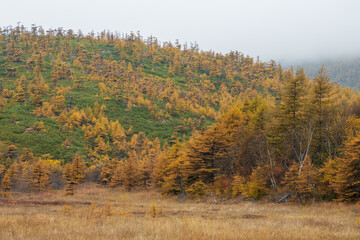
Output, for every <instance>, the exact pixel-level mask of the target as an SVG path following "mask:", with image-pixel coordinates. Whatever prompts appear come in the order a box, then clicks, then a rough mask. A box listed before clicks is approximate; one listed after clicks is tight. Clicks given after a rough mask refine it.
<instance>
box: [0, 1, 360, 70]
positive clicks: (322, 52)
mask: <svg viewBox="0 0 360 240" xmlns="http://www.w3.org/2000/svg"><path fill="white" fill-rule="evenodd" d="M0 7H1V14H0V25H1V26H8V25H12V26H15V25H16V24H17V22H21V24H23V25H25V26H26V27H30V26H31V24H36V25H41V26H43V27H44V28H57V27H63V28H64V29H69V28H71V29H73V30H75V31H77V30H78V29H81V30H82V31H83V32H84V33H87V32H90V31H92V30H93V31H94V32H99V31H101V30H103V29H106V30H110V31H113V32H120V33H129V32H131V31H134V32H136V31H140V33H141V34H142V35H143V36H145V37H146V36H150V35H153V36H155V37H157V38H158V39H159V40H161V41H175V40H176V39H179V40H180V42H181V43H185V42H188V43H189V42H197V43H198V44H199V47H200V49H203V50H214V51H216V52H222V53H226V52H228V51H230V50H238V51H240V52H243V53H244V54H248V55H250V56H252V57H256V56H260V59H262V60H264V61H267V60H269V59H274V60H276V61H280V62H287V63H296V62H299V61H316V60H320V59H329V58H331V59H334V58H346V57H357V56H360V44H359V43H360V31H359V29H360V14H359V12H360V1H355V0H336V1H335V0H311V1H310V0H301V1H300V0H222V1H220V0H217V1H212V0H192V1H190V0H182V1H175V0H173V1H172V0H131V1H130V0H128V1H116V0H102V1H94V0H61V1H58V0H52V1H49V0H32V1H29V0H22V1H15V0H13V1H10V0H7V1H2V3H1V6H0Z"/></svg>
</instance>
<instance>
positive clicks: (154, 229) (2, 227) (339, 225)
mask: <svg viewBox="0 0 360 240" xmlns="http://www.w3.org/2000/svg"><path fill="white" fill-rule="evenodd" d="M63 194H64V193H63V192H61V191H57V192H52V193H42V194H31V195H27V194H14V195H13V196H12V197H10V198H7V199H4V198H2V199H0V239H6V240H11V239H274V240H275V239H360V206H359V205H345V204H337V203H321V204H315V205H311V206H300V205H293V204H271V203H258V202H241V203H239V204H232V203H231V202H227V203H226V204H215V203H211V202H210V201H209V202H199V201H187V202H185V203H179V202H177V201H175V198H169V197H163V196H161V195H160V194H159V193H158V192H155V191H149V192H146V191H141V192H125V191H122V190H110V189H104V188H96V187H94V186H91V185H87V186H84V187H82V188H80V189H78V190H77V192H76V195H74V196H64V195H63Z"/></svg>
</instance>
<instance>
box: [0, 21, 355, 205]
mask: <svg viewBox="0 0 360 240" xmlns="http://www.w3.org/2000/svg"><path fill="white" fill-rule="evenodd" d="M0 93H1V94H0V160H1V161H0V180H1V181H2V184H1V189H2V194H3V195H5V196H7V195H8V194H9V193H10V192H17V191H20V192H26V191H47V190H49V189H65V192H66V194H68V195H72V194H73V193H74V189H75V188H76V186H77V185H79V184H81V183H83V182H84V181H85V182H86V181H88V182H96V183H98V184H101V185H103V186H107V187H114V188H115V187H120V186H121V187H123V188H125V189H127V190H129V191H130V190H132V189H134V188H149V187H157V188H159V189H161V190H162V191H163V192H164V193H168V194H180V196H182V197H186V196H188V195H189V196H192V197H202V196H204V195H208V194H211V195H212V194H215V195H217V196H219V197H221V198H225V199H227V198H231V197H239V196H242V197H243V198H244V199H261V198H263V197H265V196H269V197H271V196H273V198H274V199H276V198H279V196H280V195H283V194H285V193H286V195H285V196H288V197H289V198H290V197H292V198H294V199H297V200H299V201H300V202H301V203H306V202H309V201H311V200H312V201H315V200H321V199H322V200H325V199H326V200H333V199H334V200H338V201H356V199H357V198H358V197H359V196H360V191H359V188H358V187H359V185H360V171H359V169H360V167H358V166H359V165H360V161H358V158H356V157H353V156H354V154H355V155H356V154H358V152H357V151H358V150H359V149H358V146H359V144H358V143H359V142H360V136H359V135H358V132H359V131H360V119H359V116H360V95H359V94H358V93H357V92H355V91H352V90H350V89H347V88H341V87H340V86H338V85H336V84H334V83H333V82H331V80H330V78H329V76H328V75H327V73H326V71H325V69H324V68H320V69H319V70H318V72H317V74H316V75H315V77H314V78H313V79H309V78H308V77H307V76H306V74H305V72H304V70H303V69H302V68H298V69H294V70H285V71H284V70H283V69H282V67H281V66H280V65H278V64H276V63H275V62H274V61H270V62H269V63H264V62H260V61H259V60H256V61H255V60H254V59H253V58H251V57H248V56H244V55H243V54H241V53H239V52H236V51H233V52H229V53H228V54H219V53H215V52H211V51H201V50H200V49H199V47H198V46H197V45H196V44H190V45H186V44H185V45H181V44H179V43H178V42H175V43H170V42H163V43H161V42H160V41H158V40H157V39H156V38H154V37H149V38H147V39H143V37H141V36H140V35H139V34H134V33H130V34H128V35H125V36H118V35H115V34H113V33H111V32H106V31H103V32H101V33H99V34H97V35H95V34H93V33H91V34H88V35H83V34H82V33H81V32H78V33H74V32H73V31H72V30H63V29H61V28H59V29H56V30H46V31H45V30H44V29H42V28H41V27H36V26H33V27H32V29H30V30H27V29H25V28H24V27H21V26H18V27H16V28H14V29H8V28H5V29H2V30H1V34H0ZM65 185H66V186H65ZM274 195H275V196H274ZM278 200H279V199H278ZM286 200H287V198H286Z"/></svg>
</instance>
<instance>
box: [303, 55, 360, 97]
mask: <svg viewBox="0 0 360 240" xmlns="http://www.w3.org/2000/svg"><path fill="white" fill-rule="evenodd" d="M297 65H300V66H302V67H303V68H304V71H305V73H306V74H307V75H308V76H309V77H310V78H313V77H315V75H316V73H317V71H318V69H319V68H320V67H321V66H324V67H325V69H326V72H327V73H328V74H329V76H330V78H331V79H332V80H333V81H334V82H336V83H339V84H340V85H341V86H343V87H350V88H352V89H355V90H359V89H360V77H359V76H360V59H339V60H326V61H314V62H304V63H299V64H297Z"/></svg>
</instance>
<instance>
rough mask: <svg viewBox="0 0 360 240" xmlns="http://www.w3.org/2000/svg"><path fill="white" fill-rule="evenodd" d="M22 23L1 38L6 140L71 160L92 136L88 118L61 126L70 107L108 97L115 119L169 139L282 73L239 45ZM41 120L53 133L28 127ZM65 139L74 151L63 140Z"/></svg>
mask: <svg viewBox="0 0 360 240" xmlns="http://www.w3.org/2000/svg"><path fill="white" fill-rule="evenodd" d="M24 31H25V29H20V28H16V29H12V30H6V29H4V30H3V31H2V35H1V39H0V41H1V42H0V43H1V45H0V46H1V48H0V53H1V56H0V65H1V68H0V77H1V81H2V85H1V86H2V87H1V89H2V90H3V89H6V91H5V93H4V94H3V95H4V97H5V98H6V99H9V101H8V108H7V110H6V111H5V112H4V113H2V114H1V115H0V118H1V121H2V124H1V135H0V139H1V140H2V141H3V142H4V143H5V144H9V143H14V144H16V145H17V146H18V147H27V148H28V149H30V150H31V151H32V152H34V153H35V154H37V155H39V154H40V155H41V154H46V153H49V154H51V155H52V156H54V157H56V158H64V159H66V160H68V159H69V158H70V156H71V155H73V154H74V153H75V152H77V151H81V149H82V148H83V147H84V146H85V142H84V140H83V139H82V138H81V136H82V134H83V133H82V131H81V130H80V127H81V126H77V127H78V128H74V129H73V131H71V134H69V133H68V132H66V131H59V126H60V125H61V124H59V121H57V118H58V117H59V116H60V115H61V113H62V112H64V111H65V112H66V111H68V110H69V109H74V108H75V107H76V109H77V110H86V108H87V107H91V108H92V109H93V108H94V106H95V103H97V104H99V106H103V105H104V106H106V110H105V115H106V117H107V118H108V120H109V121H116V120H117V121H119V122H120V124H121V126H122V127H124V129H125V130H126V131H128V130H129V129H131V131H130V132H131V133H130V132H129V134H127V136H126V137H127V138H128V139H129V138H130V137H131V136H132V134H134V133H139V132H144V133H145V134H146V136H147V137H148V138H150V139H151V140H153V139H155V138H156V137H158V138H159V139H160V140H161V142H162V143H164V142H165V141H169V140H170V139H172V138H173V139H174V138H178V137H179V138H180V139H187V138H188V137H189V136H190V135H191V132H192V131H194V130H201V129H202V128H203V127H206V126H208V125H209V124H211V123H213V122H214V121H215V120H218V119H219V116H220V115H221V114H222V113H223V112H224V111H225V110H226V109H227V107H228V106H229V105H231V104H233V103H234V102H235V101H236V99H237V98H238V97H239V94H241V93H244V92H245V90H246V91H250V90H258V91H262V89H263V84H264V83H265V82H266V81H274V80H276V72H278V67H277V66H276V65H275V64H273V65H270V64H265V63H255V62H254V60H253V59H252V58H249V57H245V56H243V55H242V54H240V53H238V52H231V53H229V54H227V55H219V54H215V53H213V52H203V51H199V49H197V47H196V46H186V45H185V46H181V45H180V44H172V43H163V44H162V45H161V44H160V42H159V41H158V40H156V39H155V38H149V39H142V37H141V36H140V35H135V34H129V35H126V36H125V37H124V38H119V37H118V36H114V35H113V34H112V33H107V32H102V33H101V34H100V35H99V36H90V35H87V36H78V35H75V34H74V33H73V32H72V31H64V30H62V29H57V30H54V31H47V32H46V33H45V31H44V30H42V29H41V28H34V29H33V30H32V31H31V32H24ZM275 87H276V86H275ZM40 88H42V89H41V90H40ZM267 89H268V87H267ZM276 90H277V89H276V88H274V89H273V90H271V91H276ZM19 91H20V94H21V96H19ZM12 96H13V98H11V97H12ZM45 107H48V109H47V110H49V111H50V112H47V113H44V111H47V110H45V109H44V108H45ZM36 109H37V110H36ZM35 110H36V111H37V113H36V114H33V113H34V111H35ZM11 119H12V121H11ZM37 121H43V122H44V124H45V125H44V126H45V128H46V130H47V133H46V134H44V135H41V136H40V135H39V134H36V133H26V134H23V133H24V132H25V129H26V128H30V127H31V126H33V124H34V123H35V122H37ZM80 125H81V124H80ZM67 138H70V140H71V142H72V146H71V149H70V150H67V149H65V148H63V147H62V146H61V144H62V143H63V142H64V141H65V140H66V139H67Z"/></svg>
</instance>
